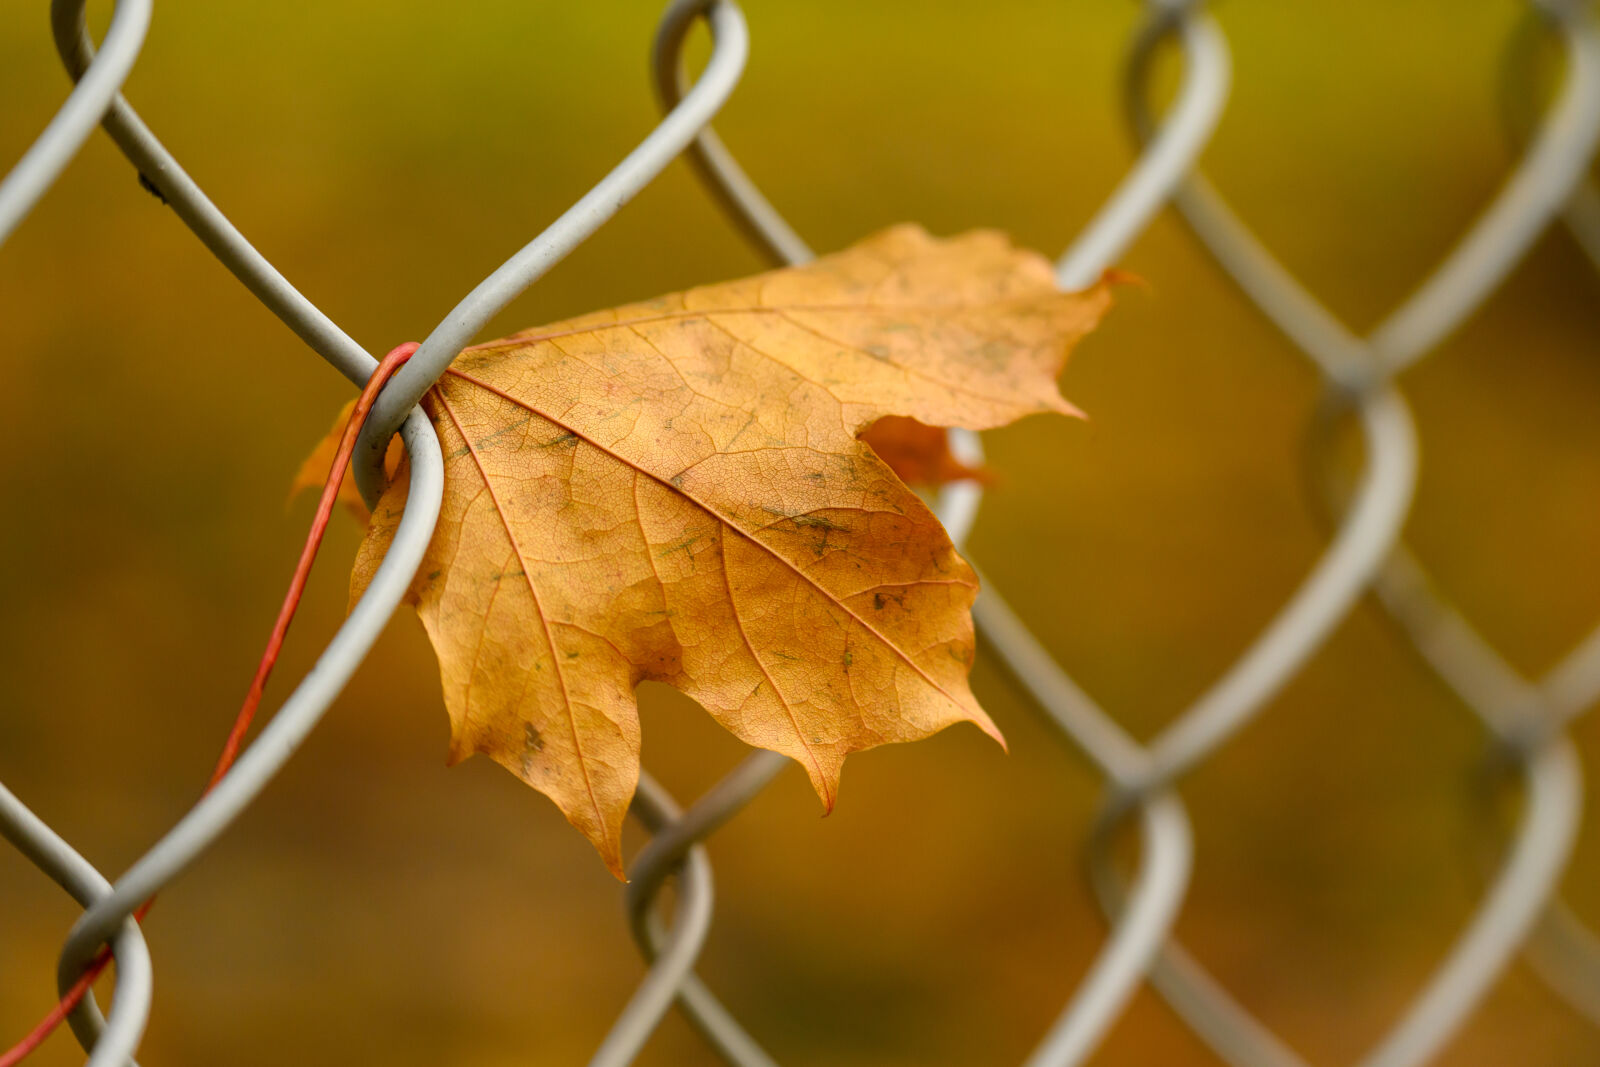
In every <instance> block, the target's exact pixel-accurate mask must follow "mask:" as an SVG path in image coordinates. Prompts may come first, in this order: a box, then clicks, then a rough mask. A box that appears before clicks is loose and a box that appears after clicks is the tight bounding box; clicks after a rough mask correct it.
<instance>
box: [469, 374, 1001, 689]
mask: <svg viewBox="0 0 1600 1067" xmlns="http://www.w3.org/2000/svg"><path fill="white" fill-rule="evenodd" d="M445 373H446V374H447V375H450V376H453V377H456V378H459V379H461V380H462V381H464V382H467V383H469V384H471V385H474V386H476V387H478V388H479V389H482V390H484V391H485V392H487V393H491V394H493V395H494V396H498V397H500V398H501V399H502V400H506V401H509V402H510V403H513V404H516V405H517V406H518V407H521V408H523V409H525V410H527V411H529V412H531V413H533V414H534V415H537V416H538V417H539V418H541V419H544V420H545V421H547V422H549V423H550V424H551V425H553V426H558V427H560V428H561V429H562V430H564V431H566V432H567V433H570V434H572V435H573V436H574V437H576V438H578V439H579V440H581V441H583V442H585V443H586V444H588V445H589V446H590V447H592V448H594V449H597V450H598V451H600V452H603V453H605V454H606V455H607V456H610V457H611V458H612V459H613V460H615V461H616V462H618V463H621V464H623V465H624V466H626V467H629V468H631V469H633V470H635V471H637V472H638V473H640V474H642V475H644V476H645V477H646V478H649V479H651V480H652V481H654V482H656V483H657V484H659V485H661V486H662V487H664V488H665V489H666V490H667V491H668V492H670V493H674V494H676V495H678V496H681V497H682V498H683V499H685V500H687V501H689V503H691V504H693V505H694V506H695V507H697V508H699V509H700V510H701V511H703V512H705V513H706V514H707V515H709V516H711V518H712V519H714V520H716V521H717V522H719V523H721V524H722V525H723V526H725V527H727V528H728V529H729V530H732V531H733V532H734V533H736V534H738V535H739V536H740V537H742V538H744V539H745V540H746V541H748V542H750V543H751V544H752V545H755V546H756V547H758V548H760V549H761V550H762V551H763V552H765V553H767V554H768V555H769V556H771V557H772V558H773V559H775V560H777V561H778V562H779V563H780V564H782V565H783V566H784V567H785V568H787V569H788V570H789V571H790V572H792V573H793V574H794V576H795V577H796V578H798V579H799V580H800V581H802V582H804V583H805V584H806V585H808V586H810V587H811V588H812V589H814V590H816V591H817V592H818V593H819V594H821V595H822V596H823V597H824V598H825V599H826V600H828V601H829V602H830V603H832V604H833V605H835V606H836V607H837V608H838V609H839V610H840V611H842V612H844V614H845V615H846V616H847V617H849V618H850V619H852V620H854V621H855V623H856V624H857V625H859V626H860V627H861V628H862V629H864V630H866V631H867V632H868V633H869V634H871V635H872V636H873V637H875V638H877V639H878V641H879V642H881V643H882V644H883V645H884V646H885V647H887V648H888V649H889V650H890V651H891V652H893V653H894V654H895V655H896V656H897V657H899V659H900V660H901V661H902V662H904V663H905V664H906V666H908V667H910V668H911V669H912V670H913V671H914V672H916V674H917V676H918V677H920V678H921V679H922V680H923V681H924V682H926V683H927V684H928V686H929V687H930V688H932V689H933V690H934V691H935V692H936V693H938V694H939V695H940V696H942V697H944V698H945V699H946V700H948V701H950V703H951V704H954V705H955V706H956V707H957V708H959V709H961V711H962V712H964V713H967V712H969V711H970V709H968V708H967V707H966V705H964V704H963V703H962V702H961V701H959V700H957V699H956V698H955V697H954V696H952V695H951V694H950V692H949V691H948V690H946V689H945V687H944V686H942V685H940V684H939V683H938V682H937V681H936V680H934V678H933V677H932V676H930V675H929V674H928V672H927V671H925V670H923V669H922V667H921V666H920V665H919V664H918V663H917V662H916V661H915V660H913V659H912V658H911V657H910V656H909V655H907V654H906V653H905V651H904V650H902V649H901V648H900V646H899V645H897V644H895V643H894V642H893V641H891V640H890V639H889V638H888V637H887V636H885V635H884V634H883V633H882V632H880V631H879V630H878V628H877V627H875V626H873V625H872V624H871V623H870V622H868V621H867V620H866V619H864V618H862V617H861V616H860V615H858V614H856V612H855V611H853V610H852V609H851V608H850V607H849V606H848V605H847V604H845V603H844V602H843V601H841V600H840V599H839V598H838V597H837V596H835V595H834V594H833V592H832V591H831V590H829V589H826V588H824V587H823V586H822V585H820V584H819V583H818V582H817V581H816V580H815V579H814V578H812V577H811V576H810V575H808V574H806V573H805V572H804V571H802V570H801V569H800V568H799V567H796V566H795V565H794V563H793V562H791V561H790V560H788V559H785V558H784V557H783V556H782V555H780V554H779V553H778V552H777V551H776V550H775V549H773V548H772V547H771V546H770V545H768V544H766V543H765V542H763V541H761V540H760V539H759V538H757V537H755V536H754V535H752V534H750V533H749V532H747V531H746V530H744V529H743V528H742V527H740V526H738V525H736V524H735V523H734V522H732V521H731V520H730V519H728V518H727V516H725V515H722V514H721V513H719V512H718V511H717V510H716V509H715V508H713V507H711V506H710V505H709V504H707V503H705V502H704V501H702V500H700V499H699V498H698V497H696V496H695V495H694V494H693V493H690V492H688V491H687V490H685V489H683V488H681V487H679V486H676V485H673V484H672V483H671V482H670V481H669V480H667V479H666V478H663V477H661V476H660V475H658V474H656V473H654V472H653V471H650V470H647V469H645V468H644V467H641V466H640V465H639V464H638V463H635V462H634V461H633V460H631V459H629V458H627V457H626V456H623V455H620V454H618V453H617V452H615V451H613V450H612V449H610V448H607V447H606V446H605V445H602V444H600V443H599V442H598V441H595V440H594V439H593V438H591V437H589V436H588V435H587V434H586V433H584V432H583V431H582V430H581V429H578V428H577V427H575V426H571V425H569V424H567V423H565V422H563V421H561V420H560V419H557V418H555V417H553V416H551V415H548V414H546V413H545V412H543V411H541V410H539V408H537V407H535V406H534V405H533V404H531V403H529V402H528V401H526V400H524V399H522V398H521V397H518V396H515V395H513V394H511V393H508V392H506V391H505V390H504V389H501V388H500V387H498V386H495V385H491V384H490V383H488V382H486V381H484V380H482V379H481V378H478V377H476V376H474V375H471V374H468V373H466V372H465V371H460V370H457V369H456V368H454V367H450V368H448V369H446V371H445ZM443 395H444V393H443V390H442V389H441V390H440V396H441V397H442V396H443ZM453 418H454V416H453V415H452V419H453ZM458 428H459V426H458ZM473 455H474V458H476V456H477V453H476V452H474V453H473ZM478 469H479V471H480V472H481V473H482V474H483V478H484V482H485V483H486V484H487V483H488V481H489V474H488V471H486V470H484V468H483V465H482V463H481V462H480V463H479V464H478ZM491 498H492V499H494V501H495V507H496V510H498V509H499V501H498V498H496V497H493V492H492V490H491ZM502 522H507V523H508V520H506V519H505V518H504V516H502ZM524 569H526V568H524ZM890 584H892V583H890ZM552 647H553V646H552Z"/></svg>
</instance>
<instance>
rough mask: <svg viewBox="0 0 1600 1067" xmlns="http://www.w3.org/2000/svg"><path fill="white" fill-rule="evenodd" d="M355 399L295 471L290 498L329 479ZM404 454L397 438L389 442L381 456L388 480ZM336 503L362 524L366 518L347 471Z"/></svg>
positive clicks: (353, 477) (341, 409)
mask: <svg viewBox="0 0 1600 1067" xmlns="http://www.w3.org/2000/svg"><path fill="white" fill-rule="evenodd" d="M355 406H356V402H355V401H354V400H352V401H350V402H349V403H347V404H346V405H345V406H344V407H342V408H340V409H339V414H337V415H335V416H334V418H333V429H332V430H330V431H328V436H327V437H324V438H323V439H322V441H321V442H320V443H319V444H318V445H317V447H316V448H315V449H313V450H312V452H311V455H309V456H307V457H306V461H305V462H304V463H302V464H300V469H299V470H298V471H296V472H295V476H294V484H292V485H291V486H290V487H289V496H290V497H291V498H292V497H294V496H296V495H297V494H299V493H301V492H302V491H304V490H306V489H320V488H322V483H323V482H324V481H326V480H327V478H328V468H329V467H331V466H333V460H334V456H335V454H337V452H338V451H339V435H340V434H342V433H344V424H345V423H347V422H349V421H350V413H351V412H352V411H354V410H355ZM405 454H406V450H405V446H404V445H402V444H401V443H400V438H399V437H395V438H394V439H393V440H391V441H390V442H389V451H388V452H387V453H385V454H384V457H383V466H384V469H385V470H387V471H388V472H389V477H390V478H393V477H394V472H395V470H396V469H398V468H399V466H400V460H401V459H402V457H404V456H405ZM339 503H341V504H343V505H344V507H345V509H346V510H347V511H349V512H350V514H352V515H354V516H355V517H356V518H358V519H360V520H362V521H363V522H365V521H366V519H367V515H368V512H367V502H366V501H365V500H362V499H361V490H359V489H357V488H356V479H355V475H354V474H352V473H351V471H350V468H349V467H346V468H345V471H344V480H343V481H341V482H340V483H339Z"/></svg>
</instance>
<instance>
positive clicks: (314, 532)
mask: <svg viewBox="0 0 1600 1067" xmlns="http://www.w3.org/2000/svg"><path fill="white" fill-rule="evenodd" d="M417 347H418V346H417V343H416V342H415V341H407V342H406V343H405V344H403V345H399V346H397V347H396V348H394V349H393V350H392V351H390V352H389V354H388V355H386V356H384V357H383V359H382V361H380V362H379V363H378V366H377V368H376V369H375V370H373V372H372V377H370V378H368V379H367V384H366V386H365V387H364V388H363V389H362V390H361V395H360V396H359V397H358V398H357V399H356V406H355V409H354V410H353V411H351V413H350V420H349V421H348V422H346V423H345V427H344V434H343V436H341V437H340V438H339V450H338V453H337V454H336V455H335V456H334V460H333V466H332V468H331V469H330V470H329V471H328V480H327V481H326V482H324V483H323V486H322V497H321V498H320V499H319V500H318V501H317V512H316V515H315V516H314V517H313V518H312V520H311V529H310V531H309V532H308V533H307V534H306V543H305V547H304V548H303V549H301V551H300V561H299V563H297V564H296V565H295V569H294V577H292V578H291V579H290V580H289V590H288V592H286V593H285V594H284V597H283V606H282V607H281V608H279V609H278V620H277V622H275V623H273V625H272V635H271V636H270V637H268V638H267V647H266V649H265V650H263V651H262V653H261V662H260V663H259V664H257V665H256V673H255V677H254V678H252V679H251V680H250V689H249V691H248V692H246V693H245V697H244V704H243V705H242V706H241V707H240V708H239V714H238V716H236V717H235V718H234V720H233V729H231V730H229V731H228V740H227V741H226V742H225V743H224V744H223V746H222V754H221V755H220V756H218V757H217V766H216V769H215V770H213V771H212V772H211V780H210V781H209V782H207V783H206V790H205V791H206V792H207V793H209V792H211V790H212V789H213V788H215V786H216V784H217V783H218V782H220V781H221V780H222V776H223V775H225V774H227V773H228V768H229V767H232V766H233V761H234V760H235V759H237V758H238V756H239V748H240V746H241V745H242V744H243V743H244V736H245V734H247V733H249V731H250V723H251V722H252V721H253V720H254V719H255V715H256V709H257V708H259V707H260V706H261V696H262V694H263V693H264V692H265V691H266V688H267V678H268V677H269V676H270V675H271V674H272V668H273V667H274V666H275V665H276V664H277V662H278V653H279V652H280V651H281V650H282V649H283V639H284V635H285V634H287V633H288V632H289V623H290V622H291V621H292V620H293V619H294V613H295V610H296V609H297V608H299V606H300V596H301V594H302V593H304V592H305V588H306V580H307V579H308V578H309V577H310V576H311V564H312V563H313V562H314V561H315V560H316V558H317V550H318V549H319V548H321V547H322V535H323V533H324V532H325V531H326V530H327V529H328V520H329V519H330V518H331V517H332V515H333V506H334V504H335V502H337V500H338V498H339V486H340V484H341V483H342V482H343V481H344V472H345V468H346V467H348V466H349V465H350V455H351V453H352V452H354V451H355V447H356V437H357V436H358V435H359V434H360V432H361V426H362V424H363V423H365V422H366V421H367V414H368V413H369V412H371V410H372V404H373V402H374V401H375V400H377V399H378V393H379V392H380V391H381V390H382V389H383V385H384V383H385V382H387V381H388V380H389V377H390V375H392V374H394V372H395V371H397V370H399V369H400V367H401V365H402V364H404V363H405V361H406V360H408V359H410V358H411V354H412V353H413V352H415V351H416V350H417ZM155 902H156V898H155V897H153V896H152V897H151V898H150V899H149V900H146V901H145V902H144V903H143V904H141V905H139V909H138V910H137V911H135V912H134V913H133V917H134V919H135V920H139V921H142V920H143V919H144V917H145V915H146V914H147V913H148V912H149V911H150V906H151V905H152V904H154V903H155ZM109 962H111V949H110V947H109V946H101V948H100V951H99V952H98V953H96V954H95V957H94V959H93V960H92V961H90V964H89V966H88V968H87V969H85V970H84V972H83V976H82V977H81V978H79V979H78V980H77V982H75V983H74V984H73V986H72V988H71V989H69V990H68V991H67V993H66V995H65V996H63V997H62V998H61V1000H60V1001H58V1002H57V1003H56V1005H55V1007H53V1008H51V1009H50V1011H49V1013H48V1014H47V1015H45V1017H44V1018H43V1019H40V1020H39V1022H38V1024H37V1025H35V1026H34V1028H33V1029H32V1030H30V1031H29V1032H28V1035H27V1036H26V1037H24V1038H23V1039H22V1040H21V1041H18V1042H17V1043H16V1044H15V1045H13V1046H11V1047H10V1048H8V1049H6V1050H5V1051H4V1052H3V1053H0V1067H16V1065H17V1064H19V1063H21V1062H22V1061H23V1060H24V1059H25V1058H27V1056H28V1054H29V1053H31V1052H32V1051H33V1050H34V1049H36V1048H38V1047H39V1046H40V1045H42V1044H43V1043H44V1040H45V1038H47V1037H49V1036H50V1034H51V1032H52V1031H53V1030H55V1028H56V1027H58V1026H60V1025H61V1022H62V1020H64V1019H65V1018H66V1017H67V1016H68V1015H69V1014H70V1013H71V1012H72V1009H74V1008H76V1007H77V1006H78V1003H79V1002H80V1001H81V1000H83V998H84V996H85V995H86V994H87V993H88V992H89V987H90V986H92V985H94V982H95V979H97V978H98V977H100V972H101V971H103V970H105V967H106V964H107V963H109Z"/></svg>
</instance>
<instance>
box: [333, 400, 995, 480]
mask: <svg viewBox="0 0 1600 1067" xmlns="http://www.w3.org/2000/svg"><path fill="white" fill-rule="evenodd" d="M345 417H346V418H348V417H349V412H346V413H345ZM339 425H341V426H343V425H344V424H343V423H340V424H339ZM860 437H861V440H862V441H864V442H866V443H867V444H868V445H869V446H870V447H871V448H872V450H873V451H874V452H876V453H877V454H878V458H879V459H881V460H883V461H884V462H885V463H887V464H888V465H889V469H890V470H892V471H894V472H895V473H896V474H898V475H899V476H900V480H901V481H902V482H905V483H906V484H907V485H911V486H919V487H926V488H935V487H937V486H941V485H945V484H947V483H949V482H959V481H974V482H979V483H982V484H984V485H988V484H989V483H991V482H992V481H994V477H993V475H991V474H990V473H989V471H988V469H987V468H986V467H971V466H968V465H967V464H965V463H963V462H961V461H960V460H959V459H957V458H956V457H955V453H953V452H951V451H950V436H949V435H948V434H947V433H946V432H945V431H944V430H943V429H942V428H940V427H938V426H925V425H923V424H922V423H920V422H918V421H917V420H916V419H912V418H907V417H906V416H904V415H885V416H884V417H883V418H881V419H879V420H878V421H877V422H875V423H873V424H872V425H871V426H869V427H867V428H866V429H865V430H863V431H862V432H861V435H860ZM332 460H333V457H332V455H329V456H328V458H327V460H325V461H324V462H323V464H322V472H323V474H324V475H325V474H326V473H327V470H328V463H330V462H332ZM308 462H309V461H308ZM321 476H322V475H318V477H321ZM312 484H317V483H312ZM358 499H359V497H358Z"/></svg>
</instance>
